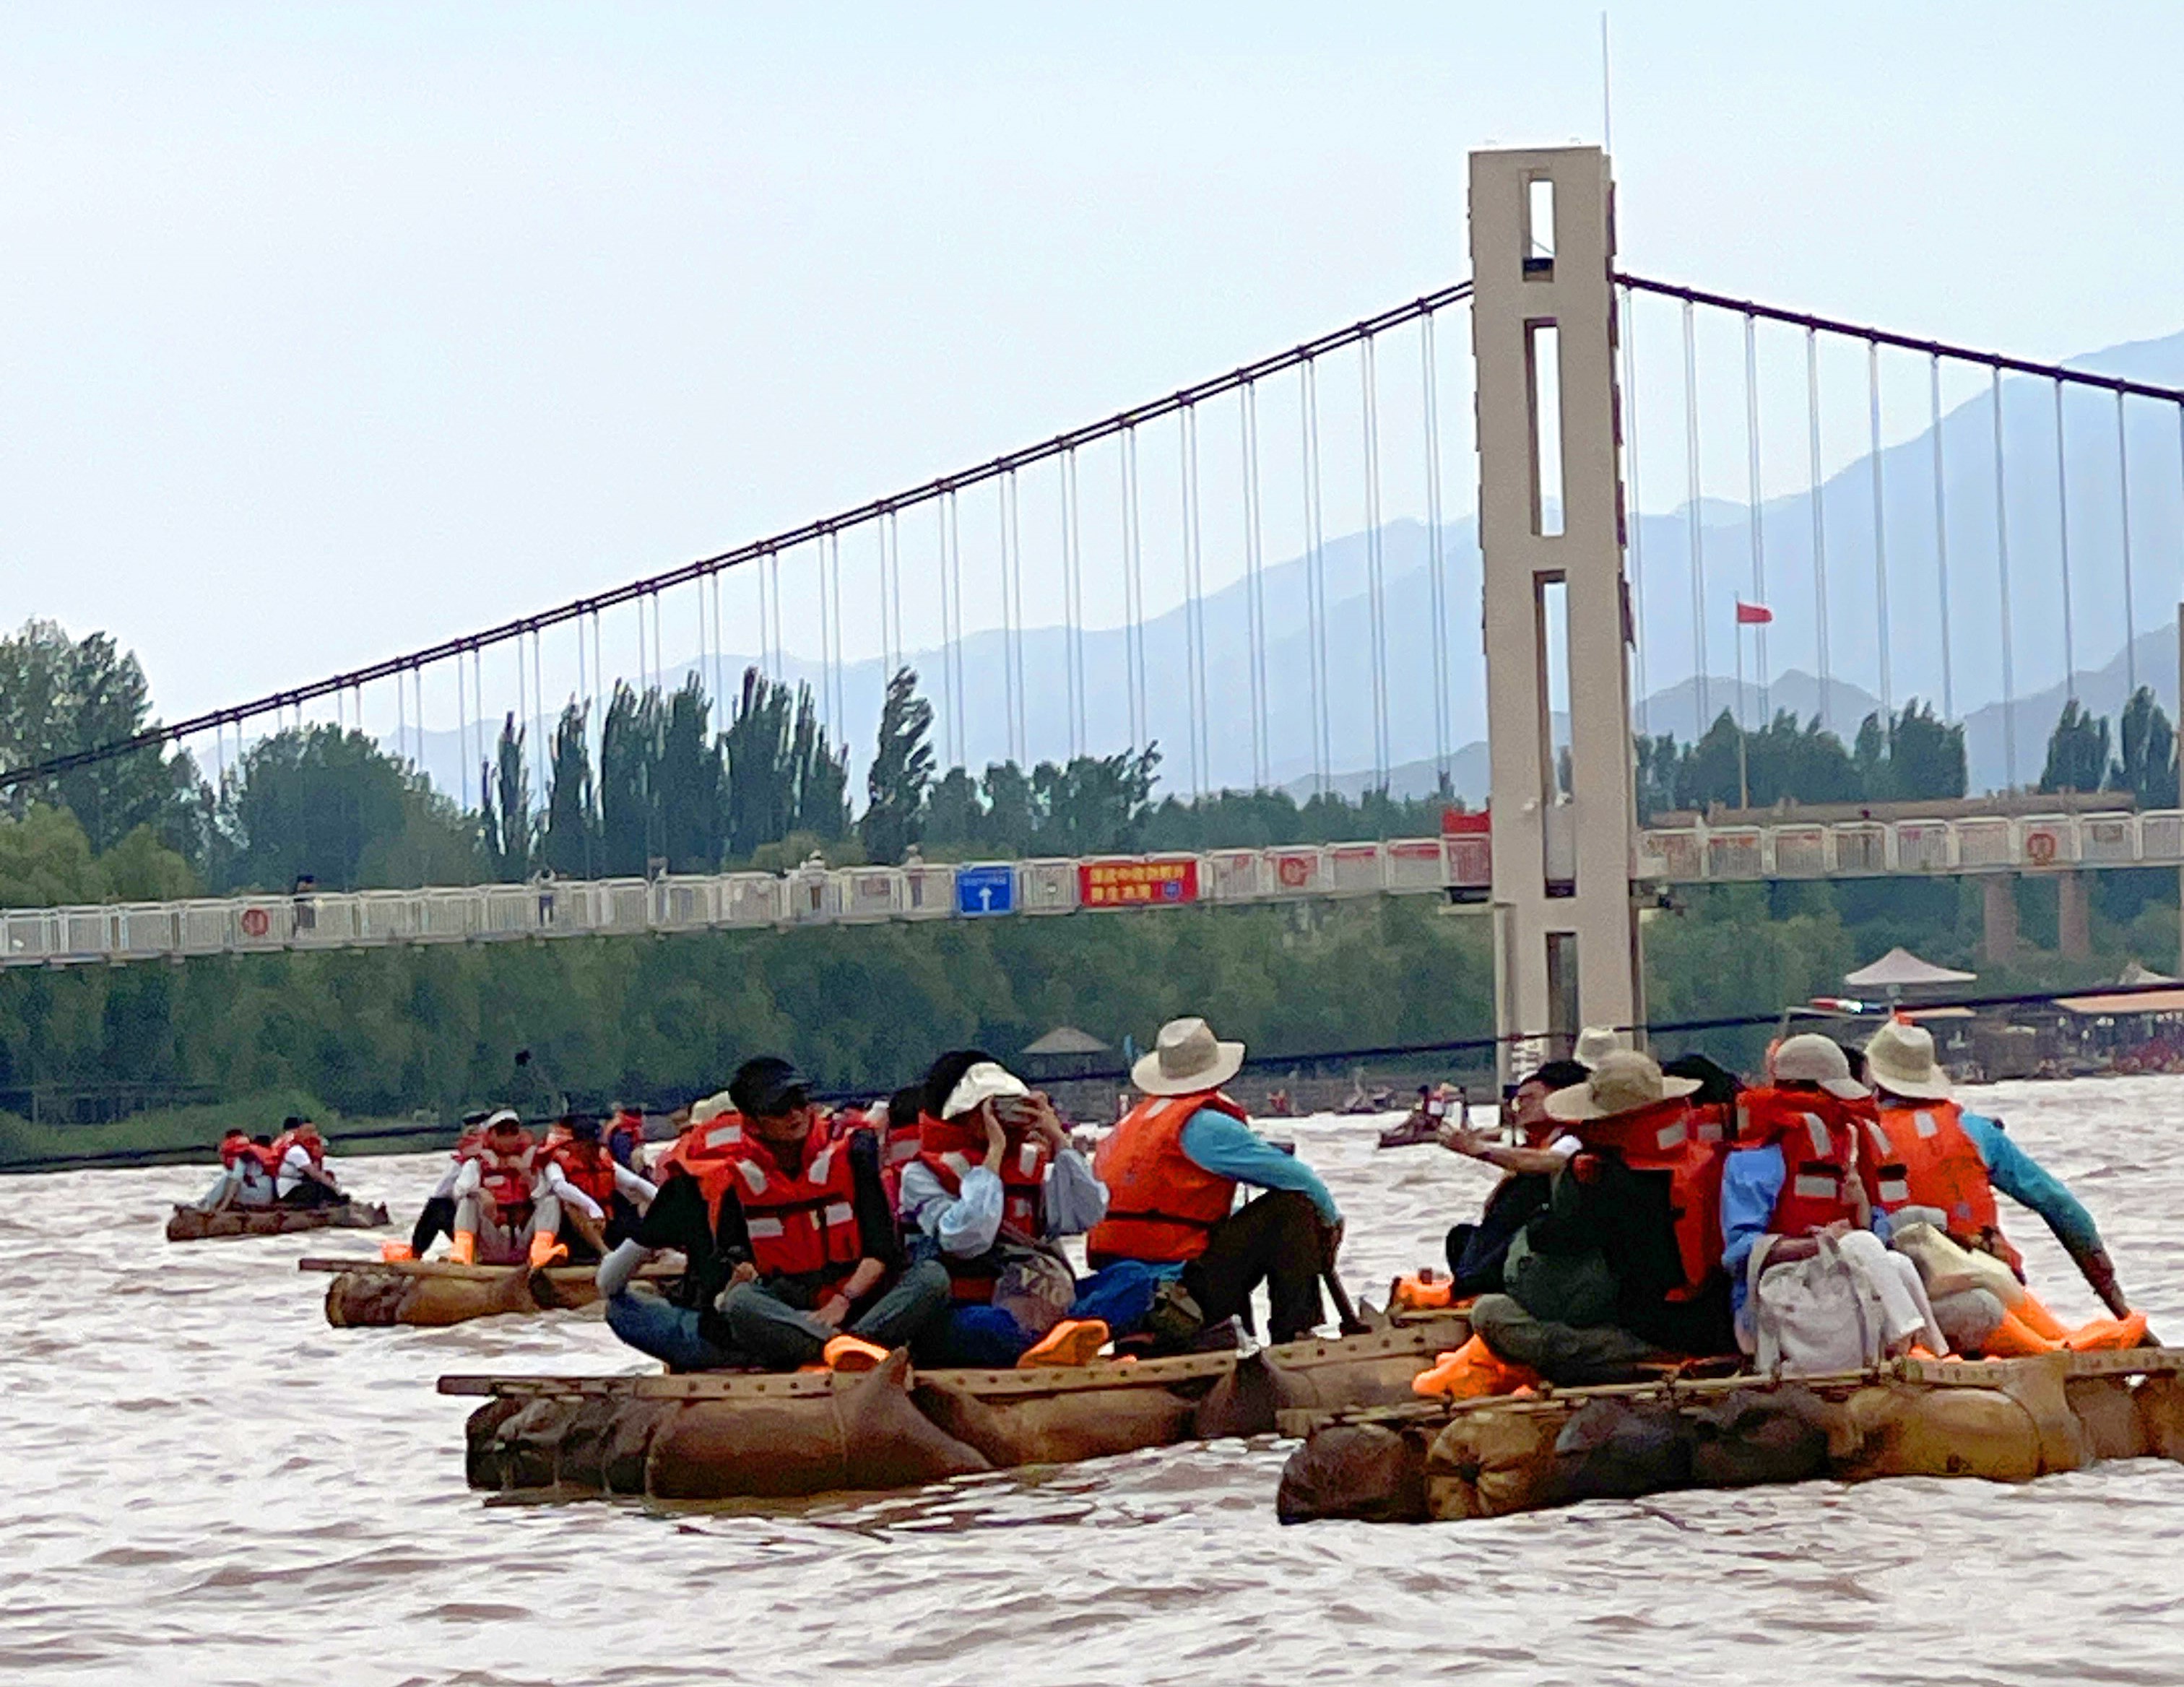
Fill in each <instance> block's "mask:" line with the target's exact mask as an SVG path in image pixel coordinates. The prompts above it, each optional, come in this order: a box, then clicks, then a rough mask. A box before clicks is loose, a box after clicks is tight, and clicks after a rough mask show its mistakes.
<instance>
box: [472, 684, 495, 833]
mask: <svg viewBox="0 0 2184 1687" xmlns="http://www.w3.org/2000/svg"><path fill="white" fill-rule="evenodd" d="M471 696H472V697H473V698H474V699H476V702H477V725H478V754H477V768H478V777H479V778H480V779H481V780H482V779H483V778H484V777H485V766H486V759H487V756H488V755H489V754H491V750H490V749H489V748H488V746H490V744H491V743H492V742H493V738H492V735H491V732H492V729H491V728H490V727H487V725H486V720H485V652H484V651H483V650H482V649H480V648H479V647H478V646H477V645H476V644H473V645H471ZM484 805H485V793H484V791H483V790H482V789H481V790H480V791H479V793H478V806H479V807H481V808H482V807H483V806H484Z"/></svg>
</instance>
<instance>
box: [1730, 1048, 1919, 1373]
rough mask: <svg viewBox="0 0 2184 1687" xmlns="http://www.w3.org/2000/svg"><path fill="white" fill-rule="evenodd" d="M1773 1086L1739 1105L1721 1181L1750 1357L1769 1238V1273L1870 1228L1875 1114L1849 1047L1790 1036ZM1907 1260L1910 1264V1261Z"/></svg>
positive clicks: (1772, 1060) (1736, 1304) (1741, 1328)
mask: <svg viewBox="0 0 2184 1687" xmlns="http://www.w3.org/2000/svg"><path fill="white" fill-rule="evenodd" d="M1768 1066H1769V1077H1770V1079H1771V1082H1769V1083H1767V1084H1766V1085H1764V1086H1763V1087H1761V1088H1755V1089H1747V1090H1746V1091H1745V1092H1744V1093H1743V1094H1741V1096H1739V1097H1738V1098H1737V1122H1736V1141H1735V1143H1734V1144H1732V1150H1733V1151H1732V1152H1731V1153H1730V1155H1729V1157H1728V1160H1727V1161H1726V1162H1725V1163H1724V1168H1723V1172H1722V1180H1721V1234H1722V1268H1723V1269H1724V1271H1726V1272H1728V1273H1729V1279H1730V1306H1731V1307H1732V1309H1733V1310H1734V1311H1735V1313H1736V1333H1737V1339H1738V1341H1739V1343H1740V1345H1742V1346H1743V1347H1744V1348H1745V1350H1747V1352H1748V1351H1750V1350H1751V1348H1752V1342H1753V1339H1754V1337H1753V1332H1752V1311H1751V1305H1750V1301H1751V1282H1750V1267H1751V1261H1752V1254H1753V1250H1754V1249H1755V1248H1756V1247H1757V1246H1758V1244H1759V1242H1760V1240H1761V1239H1762V1238H1763V1237H1772V1238H1774V1239H1775V1240H1773V1241H1772V1242H1770V1243H1769V1247H1768V1250H1767V1253H1766V1256H1765V1268H1766V1269H1768V1270H1772V1269H1774V1268H1775V1267H1776V1266H1780V1265H1787V1264H1791V1263H1792V1262H1794V1261H1798V1260H1806V1259H1810V1258H1811V1257H1812V1256H1814V1254H1815V1253H1817V1252H1818V1251H1819V1237H1820V1236H1821V1235H1822V1234H1823V1233H1826V1234H1829V1235H1831V1236H1836V1237H1841V1236H1844V1235H1847V1233H1850V1232H1851V1231H1853V1230H1864V1229H1867V1228H1870V1217H1871V1206H1870V1204H1869V1202H1868V1200H1866V1197H1865V1190H1864V1184H1863V1183H1862V1182H1861V1180H1860V1178H1859V1174H1858V1154H1859V1139H1860V1138H1861V1136H1862V1135H1863V1134H1864V1131H1865V1128H1866V1127H1867V1126H1868V1125H1869V1124H1870V1123H1871V1122H1872V1121H1873V1119H1874V1116H1875V1114H1874V1104H1873V1097H1872V1094H1871V1092H1870V1091H1869V1090H1868V1089H1867V1088H1866V1087H1865V1086H1864V1084H1862V1083H1859V1082H1858V1080H1857V1079H1856V1078H1855V1077H1852V1076H1851V1070H1850V1058H1849V1056H1848V1055H1846V1054H1844V1052H1843V1050H1842V1049H1841V1045H1840V1044H1836V1042H1835V1041H1834V1040H1833V1039H1832V1038H1827V1037H1823V1036H1821V1035H1820V1034H1819V1033H1817V1032H1804V1033H1800V1034H1799V1035H1797V1036H1795V1037H1790V1038H1785V1039H1784V1040H1783V1041H1782V1042H1780V1044H1776V1045H1775V1049H1774V1050H1773V1051H1772V1052H1771V1053H1770V1054H1769V1057H1768ZM1907 1263H1908V1261H1907Z"/></svg>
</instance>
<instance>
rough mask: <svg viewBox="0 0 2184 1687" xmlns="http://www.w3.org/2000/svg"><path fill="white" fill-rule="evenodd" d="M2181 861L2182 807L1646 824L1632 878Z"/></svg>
mask: <svg viewBox="0 0 2184 1687" xmlns="http://www.w3.org/2000/svg"><path fill="white" fill-rule="evenodd" d="M2133 866H2161V867H2174V866H2184V811H2178V810H2149V811H2146V812H2132V811H2130V810H2118V811H2115V812H2111V813H2099V812H2093V813H2081V814H2053V815H2022V816H2003V815H1988V816H1969V817H1962V818H1956V819H1932V820H1919V819H1905V820H1888V821H1881V820H1857V821H1832V822H1817V821H1798V820H1796V819H1793V818H1784V819H1780V820H1776V821H1768V822H1767V823H1765V824H1760V825H1734V826H1708V825H1707V824H1706V823H1704V822H1703V821H1702V822H1700V823H1698V824H1697V825H1694V826H1688V827H1652V828H1649V829H1647V830H1646V831H1643V832H1640V833H1639V837H1638V849H1637V861H1636V864H1635V868H1634V872H1633V876H1634V877H1635V878H1637V879H1639V880H1640V881H1641V882H1660V883H1680V884H1704V883H1738V882H1747V883H1748V882H1755V881H1759V880H1765V879H1813V878H1865V877H1882V876H1891V875H1893V876H1908V877H1919V876H1953V875H1957V874H1963V873H1990V872H2041V871H2055V870H2057V869H2061V868H2075V867H2084V868H2110V867H2133Z"/></svg>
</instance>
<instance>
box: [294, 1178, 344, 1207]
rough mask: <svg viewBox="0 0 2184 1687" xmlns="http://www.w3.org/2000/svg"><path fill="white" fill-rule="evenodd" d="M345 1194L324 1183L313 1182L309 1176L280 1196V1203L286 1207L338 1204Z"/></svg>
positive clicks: (341, 1202)
mask: <svg viewBox="0 0 2184 1687" xmlns="http://www.w3.org/2000/svg"><path fill="white" fill-rule="evenodd" d="M347 1200H348V1196H347V1195H337V1194H335V1193H334V1192H333V1191H332V1190H331V1189H328V1188H327V1187H326V1185H325V1184H324V1183H313V1182H312V1181H311V1180H310V1179H309V1178H304V1181H303V1182H302V1183H298V1184H297V1185H296V1187H295V1188H294V1189H291V1190H289V1191H288V1193H287V1194H285V1195H283V1196H281V1205H283V1206H287V1207H313V1206H339V1205H342V1204H343V1202H345V1201H347Z"/></svg>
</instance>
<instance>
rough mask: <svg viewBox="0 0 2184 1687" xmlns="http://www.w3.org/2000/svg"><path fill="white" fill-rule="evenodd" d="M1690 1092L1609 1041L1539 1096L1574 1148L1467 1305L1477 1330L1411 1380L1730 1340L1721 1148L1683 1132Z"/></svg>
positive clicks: (1473, 1378) (1503, 1381)
mask: <svg viewBox="0 0 2184 1687" xmlns="http://www.w3.org/2000/svg"><path fill="white" fill-rule="evenodd" d="M1697 1088H1699V1084H1698V1081H1697V1079H1695V1078H1674V1077H1663V1074H1662V1072H1661V1068H1660V1067H1659V1066H1657V1065H1656V1064H1654V1062H1653V1061H1652V1057H1651V1056H1649V1055H1643V1054H1639V1053H1636V1052H1635V1051H1632V1050H1606V1051H1604V1052H1602V1054H1601V1055H1599V1057H1598V1059H1597V1062H1596V1065H1595V1066H1593V1068H1592V1071H1591V1074H1590V1076H1589V1077H1587V1078H1586V1079H1585V1082H1584V1083H1579V1084H1573V1085H1572V1086H1570V1087H1569V1088H1565V1089H1558V1090H1557V1091H1555V1092H1554V1094H1552V1095H1550V1096H1548V1097H1547V1098H1546V1102H1545V1103H1544V1104H1543V1105H1544V1111H1546V1113H1547V1115H1548V1116H1550V1117H1552V1118H1553V1119H1556V1120H1558V1121H1560V1122H1562V1123H1563V1125H1564V1126H1565V1127H1567V1128H1568V1130H1569V1131H1570V1133H1572V1134H1573V1135H1574V1136H1575V1137H1576V1138H1577V1139H1578V1140H1579V1142H1580V1144H1582V1145H1581V1147H1580V1150H1579V1151H1578V1152H1577V1153H1576V1154H1574V1155H1570V1156H1569V1157H1568V1159H1567V1160H1566V1161H1564V1162H1563V1166H1562V1168H1561V1169H1560V1170H1559V1171H1557V1172H1555V1173H1554V1174H1553V1178H1552V1183H1550V1185H1549V1189H1548V1194H1547V1204H1546V1206H1545V1207H1544V1208H1543V1209H1542V1210H1541V1211H1539V1212H1538V1213H1536V1214H1535V1215H1534V1216H1533V1217H1532V1218H1531V1219H1530V1220H1529V1221H1528V1222H1526V1224H1525V1226H1524V1229H1523V1230H1522V1231H1521V1232H1520V1233H1518V1236H1517V1237H1516V1239H1514V1240H1513V1242H1512V1243H1511V1244H1510V1246H1509V1250H1508V1253H1507V1256H1506V1257H1505V1259H1504V1261H1503V1264H1502V1278H1503V1282H1504V1284H1505V1288H1504V1292H1503V1293H1502V1294H1484V1295H1481V1296H1480V1297H1479V1300H1477V1301H1475V1302H1474V1304H1473V1306H1472V1309H1471V1327H1472V1330H1473V1333H1474V1339H1473V1340H1472V1341H1471V1342H1470V1343H1468V1344H1467V1345H1466V1346H1465V1347H1464V1348H1462V1349H1459V1350H1457V1353H1456V1355H1454V1356H1452V1358H1451V1361H1446V1362H1445V1363H1444V1365H1443V1366H1442V1367H1436V1372H1435V1373H1429V1376H1427V1377H1421V1378H1419V1379H1418V1384H1415V1385H1414V1386H1416V1387H1418V1389H1419V1390H1420V1391H1421V1392H1446V1393H1451V1394H1459V1395H1462V1394H1479V1393H1499V1392H1506V1391H1507V1389H1511V1388H1513V1387H1515V1386H1517V1385H1518V1384H1521V1383H1524V1382H1528V1381H1530V1380H1532V1379H1533V1378H1534V1377H1535V1376H1539V1377H1544V1378H1546V1379H1547V1380H1548V1381H1550V1382H1552V1383H1556V1384H1563V1385H1571V1384H1589V1383H1604V1382H1616V1381H1621V1380H1624V1379H1626V1378H1629V1377H1630V1376H1631V1375H1632V1374H1634V1372H1635V1367H1638V1366H1640V1365H1641V1364H1642V1363H1644V1362H1645V1361H1652V1360H1656V1359H1658V1358H1660V1357H1661V1356H1663V1355H1664V1354H1682V1355H1710V1354H1722V1353H1728V1352H1730V1351H1733V1350H1734V1340H1733V1338H1732V1336H1731V1333H1730V1320H1729V1294H1728V1287H1727V1284H1726V1282H1725V1281H1724V1278H1723V1275H1722V1272H1721V1270H1720V1267H1719V1255H1720V1232H1719V1218H1718V1217H1717V1216H1716V1211H1715V1206H1714V1203H1715V1200H1717V1198H1718V1195H1719V1177H1720V1153H1721V1150H1720V1145H1719V1144H1715V1143H1708V1142H1704V1141H1702V1140H1701V1139H1700V1138H1699V1137H1698V1136H1697V1133H1695V1132H1694V1131H1693V1130H1692V1128H1691V1104H1690V1098H1691V1095H1692V1094H1693V1093H1694V1092H1695V1091H1697ZM1444 1371H1445V1372H1446V1373H1447V1374H1446V1376H1443V1377H1442V1378H1441V1379H1440V1384H1439V1385H1438V1386H1436V1387H1435V1388H1433V1389H1428V1387H1427V1384H1428V1382H1429V1377H1430V1376H1432V1375H1434V1374H1437V1373H1439V1372H1444Z"/></svg>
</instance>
